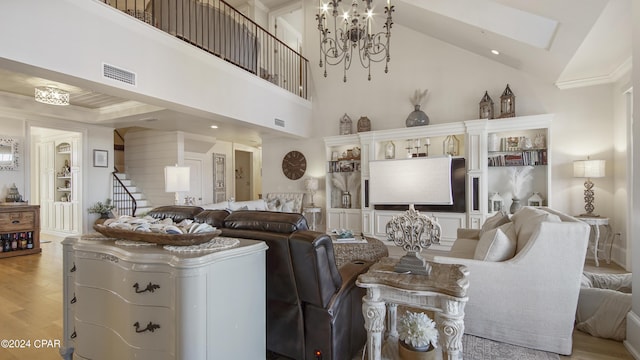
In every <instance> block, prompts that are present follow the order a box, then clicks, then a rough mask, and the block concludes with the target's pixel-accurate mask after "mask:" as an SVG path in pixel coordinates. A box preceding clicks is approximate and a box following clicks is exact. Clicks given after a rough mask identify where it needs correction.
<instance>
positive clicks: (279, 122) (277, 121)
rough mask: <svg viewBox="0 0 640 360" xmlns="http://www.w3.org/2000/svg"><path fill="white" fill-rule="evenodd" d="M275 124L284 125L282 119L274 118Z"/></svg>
mask: <svg viewBox="0 0 640 360" xmlns="http://www.w3.org/2000/svg"><path fill="white" fill-rule="evenodd" d="M274 121H275V123H276V126H280V127H284V120H280V119H275V120H274Z"/></svg>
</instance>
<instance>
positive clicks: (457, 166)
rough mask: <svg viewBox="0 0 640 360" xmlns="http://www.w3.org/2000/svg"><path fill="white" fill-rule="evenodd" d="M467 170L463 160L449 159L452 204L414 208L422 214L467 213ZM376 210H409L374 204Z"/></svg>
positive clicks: (397, 205)
mask: <svg viewBox="0 0 640 360" xmlns="http://www.w3.org/2000/svg"><path fill="white" fill-rule="evenodd" d="M466 182H467V168H466V161H465V159H464V158H453V159H451V192H452V197H453V204H451V205H419V204H415V205H414V207H415V209H416V210H418V211H422V212H454V213H465V212H466V211H467V203H466V189H467V184H466ZM365 206H369V184H368V183H367V182H365ZM373 207H374V209H376V210H393V211H405V210H407V209H408V208H409V205H407V204H384V205H381V204H374V205H373Z"/></svg>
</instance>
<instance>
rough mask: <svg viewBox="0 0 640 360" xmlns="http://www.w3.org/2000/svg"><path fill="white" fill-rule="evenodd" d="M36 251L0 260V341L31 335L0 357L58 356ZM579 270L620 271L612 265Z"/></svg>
mask: <svg viewBox="0 0 640 360" xmlns="http://www.w3.org/2000/svg"><path fill="white" fill-rule="evenodd" d="M41 246H42V253H41V254H34V255H27V256H17V257H9V258H4V259H0V289H1V290H0V324H1V325H0V340H1V339H22V340H31V348H28V349H0V360H18V359H19V360H23V359H38V360H49V359H51V360H53V359H55V360H59V359H60V355H59V348H57V347H53V348H50V347H44V348H39V349H36V348H35V344H34V341H35V340H42V339H44V340H50V341H56V340H57V341H61V340H62V245H61V244H60V239H55V238H54V239H52V241H51V242H44V243H43V244H42V245H41ZM585 270H586V271H591V272H607V273H621V272H624V269H622V268H620V267H619V266H616V265H614V264H611V265H607V264H601V266H600V267H595V266H594V265H593V262H592V261H590V260H588V261H587V262H586V263H585ZM573 340H574V342H573V354H572V355H571V356H561V357H560V358H561V360H609V359H623V360H633V357H632V356H631V355H630V354H629V352H628V351H627V350H626V349H625V347H624V345H623V344H622V343H621V342H618V341H613V340H607V339H599V338H595V337H592V336H590V335H588V334H585V333H582V332H580V331H577V330H576V331H574V335H573Z"/></svg>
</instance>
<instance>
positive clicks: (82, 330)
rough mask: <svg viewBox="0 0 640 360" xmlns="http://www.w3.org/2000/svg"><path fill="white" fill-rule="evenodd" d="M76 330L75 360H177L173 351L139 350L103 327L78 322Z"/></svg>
mask: <svg viewBox="0 0 640 360" xmlns="http://www.w3.org/2000/svg"><path fill="white" fill-rule="evenodd" d="M76 329H77V333H78V335H77V341H76V347H75V349H74V354H73V358H74V359H92V360H113V359H136V360H170V359H171V360H175V355H174V354H175V353H174V352H172V351H162V350H150V349H138V348H136V347H135V346H132V345H131V344H128V343H127V342H126V341H125V340H124V339H122V338H120V337H119V336H118V335H117V334H116V333H115V332H113V331H112V330H111V329H108V328H105V327H103V326H99V325H95V324H90V323H86V322H84V321H76Z"/></svg>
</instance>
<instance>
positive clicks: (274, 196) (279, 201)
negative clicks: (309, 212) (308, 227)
mask: <svg viewBox="0 0 640 360" xmlns="http://www.w3.org/2000/svg"><path fill="white" fill-rule="evenodd" d="M303 197H304V193H293V192H292V193H268V194H267V196H266V199H258V200H248V201H234V200H229V201H222V202H219V203H215V204H203V205H199V206H200V207H202V208H203V209H205V210H229V211H237V210H263V211H264V210H268V211H278V212H292V213H299V214H301V213H302V199H303Z"/></svg>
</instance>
